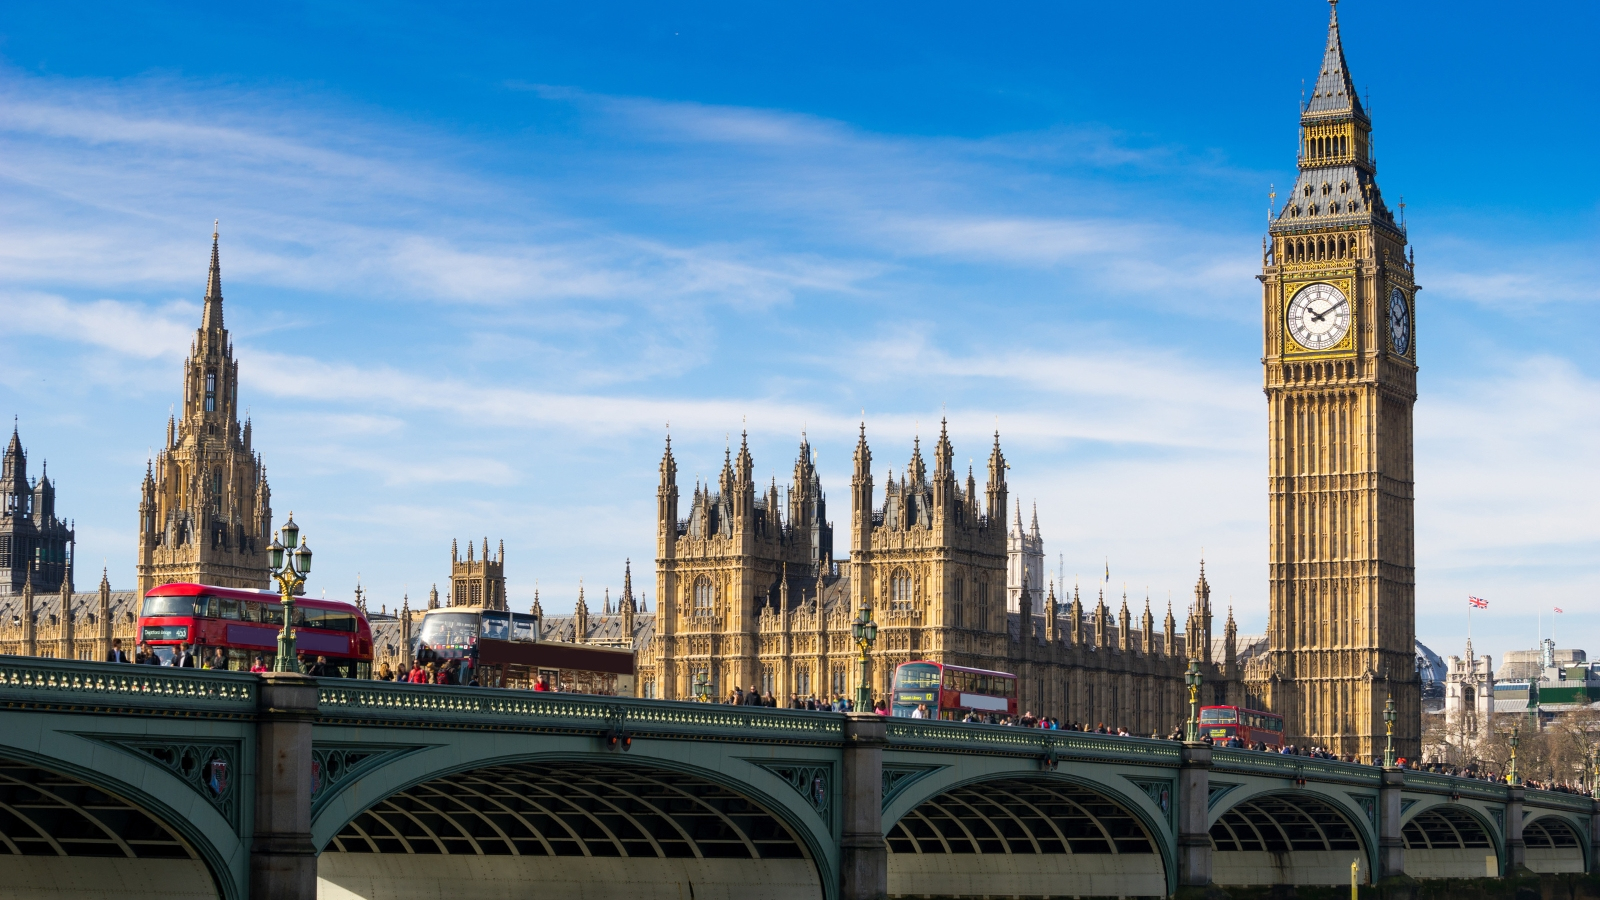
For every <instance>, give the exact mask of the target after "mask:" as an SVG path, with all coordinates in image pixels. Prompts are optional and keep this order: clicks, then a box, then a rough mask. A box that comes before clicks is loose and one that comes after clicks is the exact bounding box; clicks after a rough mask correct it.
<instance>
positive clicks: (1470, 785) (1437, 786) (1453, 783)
mask: <svg viewBox="0 0 1600 900" xmlns="http://www.w3.org/2000/svg"><path fill="white" fill-rule="evenodd" d="M1406 790H1416V791H1426V792H1428V793H1433V794H1452V795H1460V796H1462V797H1472V798H1474V799H1477V800H1501V801H1504V800H1505V799H1506V783H1505V782H1504V781H1485V780H1483V779H1482V778H1462V777H1460V776H1458V775H1443V774H1440V773H1438V772H1411V771H1408V772H1406Z"/></svg>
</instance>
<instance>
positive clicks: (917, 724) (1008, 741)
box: [885, 716, 1180, 765]
mask: <svg viewBox="0 0 1600 900" xmlns="http://www.w3.org/2000/svg"><path fill="white" fill-rule="evenodd" d="M885 724H886V728H887V732H888V735H887V736H888V738H889V746H890V748H892V749H911V750H920V749H939V750H957V751H968V752H980V753H981V752H984V751H989V752H1001V753H1028V754H1047V753H1053V754H1055V755H1056V756H1057V757H1058V758H1063V759H1067V758H1073V757H1076V758H1094V759H1115V760H1119V761H1125V762H1140V763H1146V764H1149V765H1177V764H1178V761H1179V746H1180V745H1178V744H1176V743H1174V742H1172V741H1159V740H1151V739H1150V738H1136V737H1117V736H1115V735H1104V734H1090V733H1087V732H1082V731H1051V730H1047V729H1043V728H1017V727H1014V726H1009V725H969V724H965V723H961V722H940V721H937V720H928V719H908V718H901V717H898V716H896V717H893V718H890V719H889V720H888V721H887V722H886V723H885Z"/></svg>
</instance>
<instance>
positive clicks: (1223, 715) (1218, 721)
mask: <svg viewBox="0 0 1600 900" xmlns="http://www.w3.org/2000/svg"><path fill="white" fill-rule="evenodd" d="M1237 721H1238V714H1237V712H1236V711H1234V710H1232V709H1228V708H1226V707H1223V708H1218V709H1202V710H1200V722H1201V724H1204V725H1222V724H1227V725H1231V724H1233V723H1234V722H1237Z"/></svg>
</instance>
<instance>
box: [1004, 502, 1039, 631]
mask: <svg viewBox="0 0 1600 900" xmlns="http://www.w3.org/2000/svg"><path fill="white" fill-rule="evenodd" d="M1024 589H1026V590H1027V591H1028V596H1030V597H1032V598H1033V599H1034V607H1035V609H1039V608H1040V607H1039V606H1038V602H1039V601H1040V600H1041V599H1043V597H1044V538H1042V537H1040V536H1039V504H1037V503H1035V504H1034V505H1033V524H1032V525H1030V526H1029V527H1028V528H1027V529H1026V530H1024V529H1023V527H1022V501H1021V500H1018V501H1017V517H1016V519H1015V521H1014V523H1013V524H1012V526H1011V532H1010V533H1009V534H1007V535H1006V610H1007V611H1008V612H1017V611H1018V610H1020V609H1021V608H1022V605H1021V604H1022V592H1023V590H1024Z"/></svg>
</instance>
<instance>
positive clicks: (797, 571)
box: [653, 435, 833, 700]
mask: <svg viewBox="0 0 1600 900" xmlns="http://www.w3.org/2000/svg"><path fill="white" fill-rule="evenodd" d="M677 473H678V467H677V463H676V462H675V461H674V459H673V456H672V444H671V442H670V440H669V441H668V443H667V447H666V451H665V452H664V453H663V454H662V457H661V482H660V486H659V487H658V488H657V492H656V498H657V503H658V506H657V521H656V527H657V545H656V546H657V558H656V591H657V597H658V598H659V600H658V604H657V611H656V615H657V618H656V634H657V636H658V637H657V642H658V645H659V647H658V656H657V658H656V659H655V660H654V661H653V665H655V667H656V673H655V677H656V679H657V681H658V685H659V686H658V687H657V688H656V690H657V696H660V697H662V698H665V699H669V700H670V699H684V698H690V697H693V696H694V693H693V691H694V683H695V679H696V678H697V677H701V678H704V679H705V681H706V682H707V683H708V684H709V685H710V690H711V691H712V693H713V694H714V695H717V696H721V695H723V694H726V693H727V692H728V691H729V690H732V689H733V688H734V687H749V686H750V685H752V684H757V683H759V682H761V681H763V680H767V679H765V678H764V677H763V672H762V669H761V666H760V663H759V660H758V656H759V654H758V649H759V642H760V636H759V631H760V628H759V623H760V616H761V614H762V611H763V610H764V609H766V608H767V607H768V606H770V605H771V604H772V603H774V602H776V601H777V600H778V599H779V598H780V597H787V596H789V593H787V592H789V591H791V590H792V593H793V596H795V597H796V598H798V597H800V596H801V595H802V592H803V591H804V589H805V586H806V585H808V584H811V585H815V584H819V583H821V582H820V580H819V579H820V578H825V577H828V572H829V566H830V565H831V562H832V560H831V559H824V558H822V554H824V553H828V554H830V555H831V550H832V540H833V539H832V533H833V528H832V525H831V524H830V523H828V522H827V521H826V520H824V519H823V518H822V516H823V514H824V511H825V509H826V507H825V506H824V505H823V499H822V488H821V482H820V480H818V479H817V478H816V471H815V469H814V468H813V467H812V462H811V448H810V446H809V445H807V444H806V443H805V442H804V441H802V442H801V445H800V455H799V458H798V460H797V461H796V463H795V483H794V484H793V485H791V486H790V488H789V490H788V494H787V496H788V498H789V501H790V504H791V506H790V521H789V522H788V523H785V522H784V517H783V515H782V509H781V501H780V499H779V498H780V497H782V496H783V495H782V494H780V492H779V490H778V485H777V482H776V481H774V482H773V483H772V484H770V485H769V486H767V487H765V488H763V487H761V486H760V485H758V484H756V482H755V477H754V462H753V460H752V459H751V456H750V447H749V444H748V441H747V440H746V438H745V436H743V435H741V436H740V440H739V453H738V454H737V455H735V454H734V453H733V451H732V448H731V447H730V448H729V449H728V451H727V452H726V453H725V454H724V455H723V461H722V471H721V473H720V474H719V475H718V477H717V482H716V483H715V484H707V485H703V486H702V485H699V484H697V485H695V489H694V494H693V496H692V498H691V499H690V501H689V516H688V518H687V519H684V520H681V521H680V520H679V519H678V485H677ZM781 681H782V680H781V679H779V683H780V685H781Z"/></svg>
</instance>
